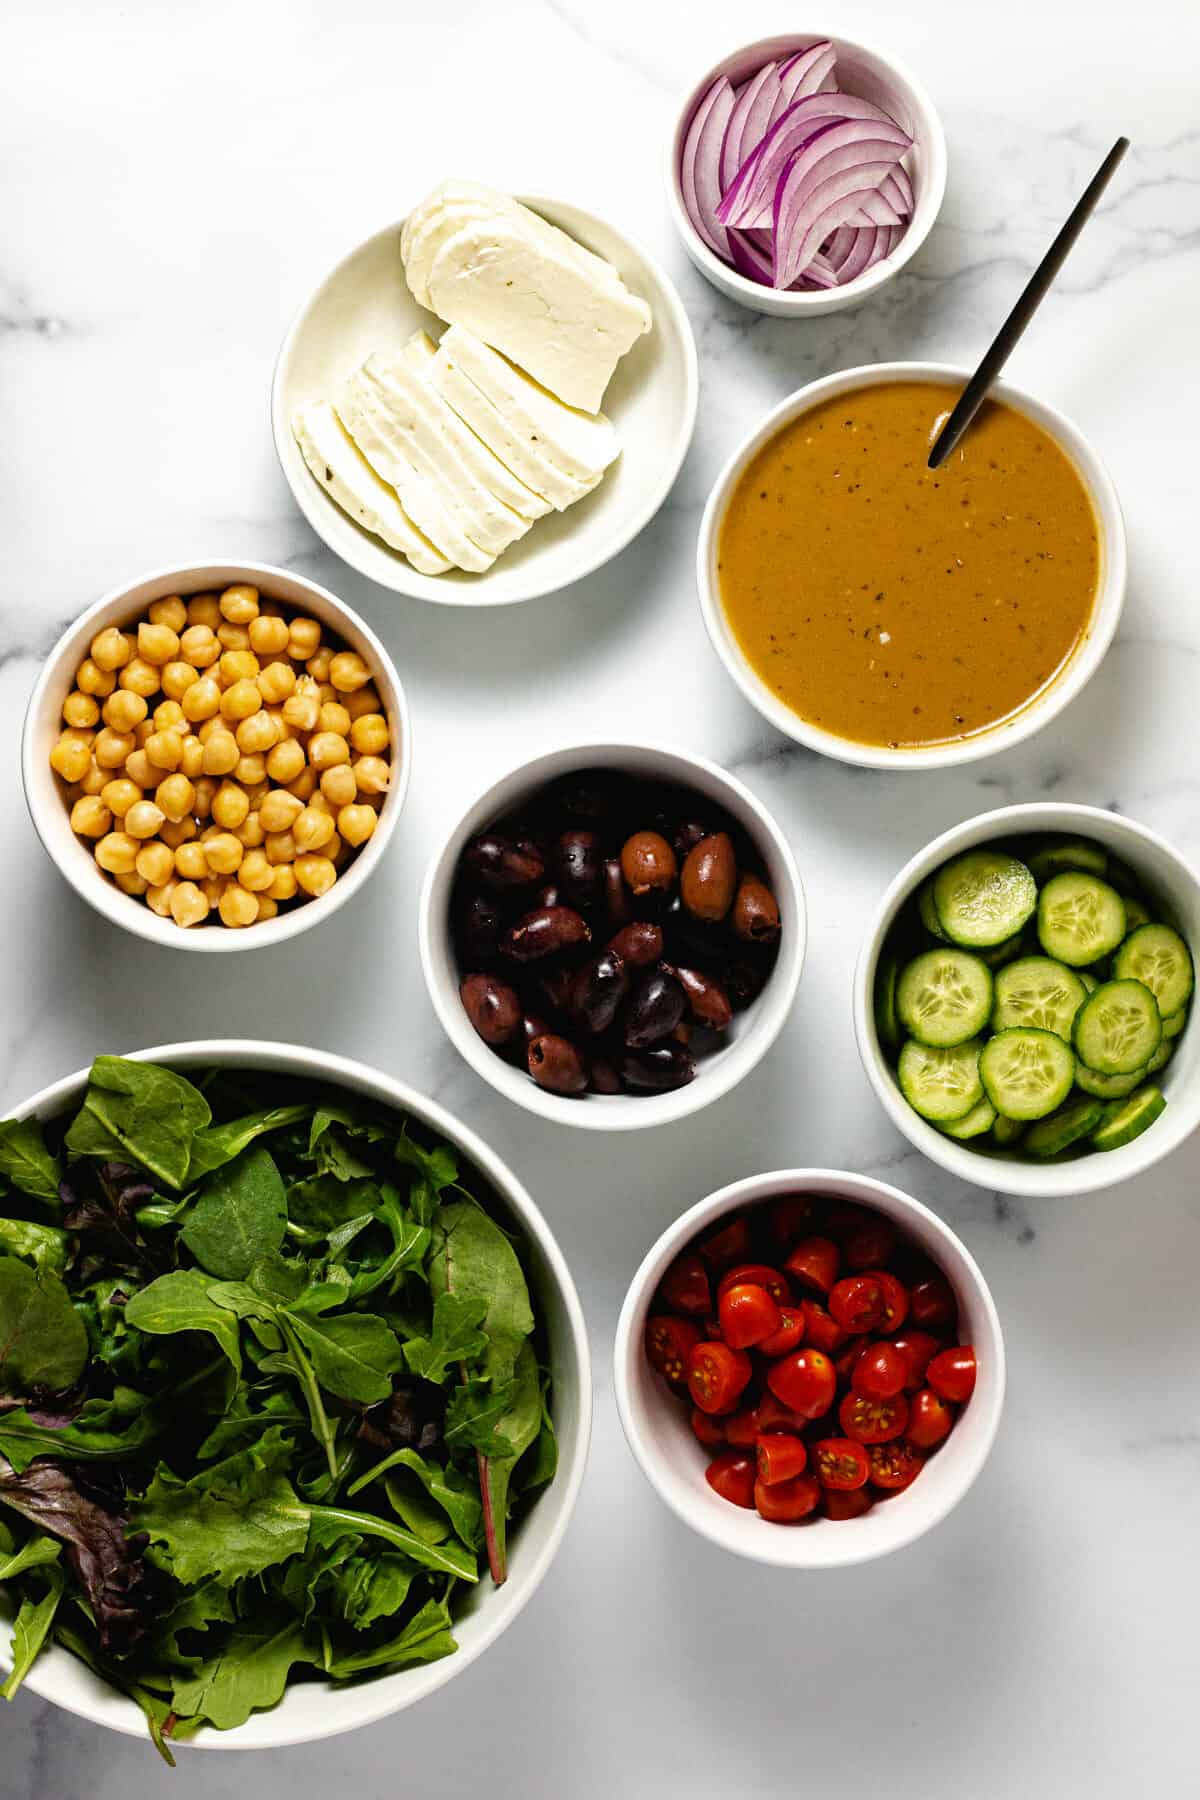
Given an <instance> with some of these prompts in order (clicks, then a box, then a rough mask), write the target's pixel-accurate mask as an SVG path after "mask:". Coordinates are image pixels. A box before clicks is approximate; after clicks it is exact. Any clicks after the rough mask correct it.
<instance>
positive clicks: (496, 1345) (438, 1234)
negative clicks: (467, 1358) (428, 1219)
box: [429, 1200, 534, 1381]
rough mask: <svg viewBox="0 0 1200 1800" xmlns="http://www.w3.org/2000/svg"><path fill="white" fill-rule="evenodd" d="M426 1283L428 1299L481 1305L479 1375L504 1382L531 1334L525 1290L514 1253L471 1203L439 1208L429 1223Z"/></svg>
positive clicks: (453, 1202) (460, 1201)
mask: <svg viewBox="0 0 1200 1800" xmlns="http://www.w3.org/2000/svg"><path fill="white" fill-rule="evenodd" d="M429 1284H430V1286H431V1288H432V1289H433V1292H434V1295H435V1296H436V1295H438V1294H450V1293H453V1294H457V1295H459V1296H460V1297H463V1298H472V1297H479V1298H482V1299H485V1300H486V1301H487V1311H486V1312H485V1314H484V1317H483V1321H482V1325H483V1330H484V1331H485V1332H486V1333H487V1337H488V1348H487V1352H486V1355H485V1356H484V1360H483V1373H484V1374H485V1375H486V1376H488V1377H489V1378H490V1379H492V1380H494V1381H507V1379H508V1378H509V1376H510V1375H511V1374H512V1371H513V1365H514V1364H515V1362H516V1360H517V1352H518V1351H519V1350H520V1348H521V1345H522V1344H523V1343H524V1341H525V1339H526V1338H527V1337H529V1336H530V1335H531V1333H532V1331H533V1323H534V1321H533V1311H532V1308H531V1307H530V1304H529V1289H528V1287H527V1285H526V1282H525V1275H524V1272H523V1270H522V1268H521V1265H520V1263H519V1262H518V1260H517V1253H516V1251H515V1250H514V1249H513V1247H512V1245H511V1244H510V1243H509V1241H508V1239H507V1237H506V1236H505V1235H504V1233H503V1232H502V1231H501V1229H500V1227H499V1226H498V1225H497V1224H496V1222H495V1220H494V1219H491V1218H489V1217H488V1215H487V1213H485V1212H484V1211H483V1210H482V1208H481V1207H478V1206H476V1205H475V1203H474V1201H471V1200H457V1201H452V1202H450V1204H449V1205H446V1206H439V1207H438V1209H437V1213H436V1214H435V1216H434V1220H433V1243H432V1248H431V1250H430V1254H429Z"/></svg>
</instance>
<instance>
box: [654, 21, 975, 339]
mask: <svg viewBox="0 0 1200 1800" xmlns="http://www.w3.org/2000/svg"><path fill="white" fill-rule="evenodd" d="M826 37H828V38H829V40H830V42H831V43H832V44H833V45H834V48H835V49H836V51H837V73H838V86H839V87H840V88H842V89H843V90H844V91H845V92H846V93H848V94H856V95H858V97H859V98H860V99H863V100H872V101H874V103H875V104H876V106H880V107H882V108H883V110H884V111H885V112H886V113H889V114H890V115H891V117H892V118H894V119H895V121H896V123H897V124H898V125H900V126H901V127H902V128H903V129H904V130H905V131H907V132H908V134H909V136H910V137H911V138H912V139H913V147H912V149H911V150H910V151H909V152H908V155H907V156H906V158H905V167H906V168H907V170H908V172H909V174H910V175H911V177H912V183H913V189H914V192H915V195H916V205H915V207H914V210H913V216H912V218H911V219H910V220H909V223H908V228H907V230H906V231H905V233H904V236H903V237H902V238H901V239H900V242H899V243H898V244H897V245H896V248H895V249H894V250H893V251H892V253H891V255H890V256H885V257H884V258H883V260H882V261H881V262H877V263H876V264H875V265H874V267H873V268H870V269H867V270H866V271H865V272H864V273H863V274H862V275H859V276H857V277H856V278H855V279H854V280H853V281H848V282H847V283H846V285H845V286H844V287H837V288H825V289H818V290H814V291H808V292H805V291H802V290H801V291H793V290H791V289H779V288H772V287H765V286H764V285H763V284H762V283H761V282H758V281H751V280H749V279H748V277H747V276H745V275H740V274H739V273H738V271H737V270H736V269H735V268H732V267H731V266H730V264H728V263H726V262H723V261H722V260H721V258H720V257H719V256H717V255H716V253H715V252H714V251H712V250H710V249H709V247H708V245H707V244H706V243H705V242H704V239H703V238H702V237H701V236H700V234H699V232H698V231H697V230H696V227H695V226H694V225H693V224H692V221H691V219H690V218H689V217H688V213H687V208H686V207H685V206H684V204H683V191H682V188H681V186H680V173H679V171H680V158H681V155H682V152H683V144H684V139H685V138H686V136H687V131H688V126H689V125H690V124H691V122H692V117H693V114H694V113H695V111H696V108H697V106H698V105H699V103H700V101H701V99H702V98H703V97H704V95H705V94H706V93H707V92H708V90H709V88H710V87H711V86H712V84H713V82H714V81H716V80H717V78H718V76H721V75H727V76H728V77H729V79H730V81H731V82H732V83H733V85H734V87H737V86H738V85H739V83H741V82H743V81H746V80H747V79H748V78H749V77H750V76H752V75H754V74H756V73H757V71H758V70H759V69H761V68H762V67H763V65H764V64H765V63H769V62H772V61H776V62H778V61H782V60H783V59H784V58H785V57H788V56H791V55H792V54H793V53H794V52H795V51H797V50H804V49H806V48H807V47H808V46H809V45H810V44H816V43H820V42H821V41H822V40H823V39H825V38H826ZM665 174H666V186H667V202H668V205H669V207H670V210H671V217H672V219H673V221H674V223H675V229H676V230H677V231H678V233H679V235H680V237H681V239H682V240H683V247H684V249H685V250H686V251H687V253H688V255H689V256H690V257H691V259H692V261H693V262H694V263H695V265H696V267H697V268H698V269H699V271H700V273H701V274H702V275H703V276H705V277H706V279H707V280H709V281H711V283H712V285H713V286H714V287H715V288H717V289H719V290H720V292H721V293H722V294H725V295H726V296H727V297H728V298H729V299H730V300H736V301H737V302H738V303H739V305H741V306H748V307H750V308H751V310H752V311H754V312H761V313H771V314H774V315H775V317H777V318H783V319H805V318H809V319H811V318H815V317H817V316H818V315H819V314H821V313H831V312H841V311H842V309H843V308H844V307H848V306H857V305H858V304H859V302H860V301H862V300H866V299H867V298H868V297H869V296H870V295H871V294H874V293H877V292H878V291H879V289H880V288H882V287H884V286H885V285H886V284H887V283H888V282H889V281H891V280H892V278H893V276H895V275H898V274H899V272H900V270H901V269H902V268H904V266H905V264H906V263H908V262H909V261H910V260H911V259H912V257H914V256H915V255H916V253H917V251H918V250H919V249H920V248H921V245H922V244H923V243H924V242H925V239H926V238H927V237H928V236H929V233H930V231H931V229H932V227H933V223H934V220H935V219H936V218H937V216H938V213H939V211H940V210H941V205H942V199H943V196H944V195H945V192H946V134H945V132H944V131H943V130H942V122H941V120H940V119H939V118H938V115H937V113H936V111H935V110H934V106H933V102H932V100H931V99H930V98H929V95H928V94H927V93H926V91H925V89H924V88H923V87H922V86H921V84H920V82H919V81H918V80H917V79H916V77H915V76H914V75H912V74H910V73H909V71H908V70H907V69H906V68H905V67H904V65H903V63H900V62H897V60H896V58H895V57H894V56H892V55H891V53H890V52H888V53H886V54H885V53H884V52H883V51H881V50H877V49H873V48H871V47H870V46H868V45H866V44H859V43H855V42H854V41H853V40H852V39H850V38H843V37H838V36H836V35H835V34H834V33H832V32H821V31H805V32H785V33H784V34H783V35H782V36H779V37H768V38H759V39H758V41H757V43H753V44H747V45H746V46H745V47H744V49H741V50H735V51H733V52H732V53H731V54H730V55H728V56H724V57H722V58H721V60H720V62H718V63H714V64H713V66H712V68H711V69H708V70H706V71H705V73H704V74H703V75H702V76H701V77H700V80H699V81H697V82H695V83H694V84H693V86H692V87H691V88H690V89H689V91H688V94H687V98H686V99H685V100H684V102H683V105H682V106H681V107H680V109H679V114H678V118H677V121H676V125H675V130H674V131H673V133H672V134H671V139H670V142H669V143H668V145H667V152H666V170H665Z"/></svg>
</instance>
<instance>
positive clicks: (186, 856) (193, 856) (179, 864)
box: [175, 841, 208, 881]
mask: <svg viewBox="0 0 1200 1800" xmlns="http://www.w3.org/2000/svg"><path fill="white" fill-rule="evenodd" d="M175 873H176V874H177V875H182V876H183V878H184V880H185V881H203V880H204V877H205V876H206V875H207V874H208V854H207V851H206V849H205V846H204V845H203V844H197V843H195V842H194V841H193V842H191V843H187V844H180V846H179V848H178V849H177V850H176V852H175Z"/></svg>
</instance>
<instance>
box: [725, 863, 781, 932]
mask: <svg viewBox="0 0 1200 1800" xmlns="http://www.w3.org/2000/svg"><path fill="white" fill-rule="evenodd" d="M730 923H731V924H732V926H733V929H734V933H735V935H736V936H737V937H740V938H745V939H746V940H747V942H748V943H751V944H773V943H774V942H775V939H776V938H777V937H778V936H779V907H778V906H777V905H776V902H775V896H774V894H773V893H772V892H771V890H770V888H769V887H768V886H767V884H766V882H765V881H760V880H759V878H758V876H757V875H743V876H742V879H741V880H740V881H739V882H738V890H737V898H736V899H735V900H734V903H733V918H732V919H731V920H730Z"/></svg>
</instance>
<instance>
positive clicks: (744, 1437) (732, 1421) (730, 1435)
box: [721, 1406, 762, 1450]
mask: <svg viewBox="0 0 1200 1800" xmlns="http://www.w3.org/2000/svg"><path fill="white" fill-rule="evenodd" d="M758 1414H759V1407H758V1406H739V1407H738V1409H737V1411H736V1412H731V1413H728V1414H726V1416H725V1418H723V1419H722V1421H721V1424H722V1426H723V1427H724V1431H725V1442H726V1443H727V1444H736V1445H737V1447H738V1449H739V1450H753V1448H754V1446H755V1444H757V1442H758V1438H759V1433H760V1432H761V1430H762V1426H761V1424H760V1423H759V1417H758Z"/></svg>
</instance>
